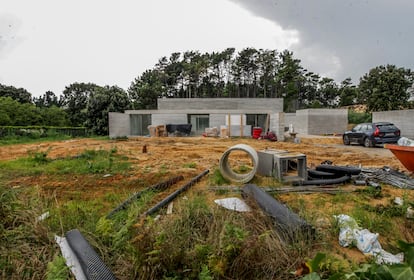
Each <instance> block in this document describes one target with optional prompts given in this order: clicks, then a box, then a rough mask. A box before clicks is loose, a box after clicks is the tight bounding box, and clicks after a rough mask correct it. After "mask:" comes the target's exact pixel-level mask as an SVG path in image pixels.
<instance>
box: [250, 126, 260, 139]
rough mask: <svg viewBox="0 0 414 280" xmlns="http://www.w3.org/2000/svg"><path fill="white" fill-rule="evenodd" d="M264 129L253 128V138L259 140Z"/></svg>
mask: <svg viewBox="0 0 414 280" xmlns="http://www.w3.org/2000/svg"><path fill="white" fill-rule="evenodd" d="M262 131H263V129H262V128H261V127H253V136H252V137H253V138H254V139H259V138H260V135H262Z"/></svg>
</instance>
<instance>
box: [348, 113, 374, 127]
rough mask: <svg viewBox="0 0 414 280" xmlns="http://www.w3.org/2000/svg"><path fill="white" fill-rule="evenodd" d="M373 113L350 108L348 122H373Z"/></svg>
mask: <svg viewBox="0 0 414 280" xmlns="http://www.w3.org/2000/svg"><path fill="white" fill-rule="evenodd" d="M371 121H372V114H371V113H368V112H361V113H359V112H355V111H353V110H348V123H351V124H358V123H364V122H371Z"/></svg>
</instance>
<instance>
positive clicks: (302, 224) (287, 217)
mask: <svg viewBox="0 0 414 280" xmlns="http://www.w3.org/2000/svg"><path fill="white" fill-rule="evenodd" d="M242 196H243V197H244V198H246V199H254V200H255V201H256V203H257V205H258V206H259V207H260V208H261V209H262V210H263V211H264V212H265V213H266V214H267V215H269V216H270V217H271V218H273V219H274V222H275V226H276V229H277V230H278V232H279V233H280V234H281V237H282V239H284V240H285V241H288V240H290V241H292V240H295V239H296V238H297V237H299V236H300V235H307V236H308V237H309V238H312V237H313V236H314V234H315V229H314V228H313V227H312V225H310V224H308V223H307V222H306V221H305V220H303V219H302V218H300V217H299V215H298V214H296V213H294V212H292V211H291V210H290V209H289V208H287V207H286V206H285V205H284V204H282V203H281V202H279V201H277V200H276V199H275V198H274V197H272V196H271V195H269V194H268V193H266V192H265V191H264V190H262V189H261V188H259V187H258V186H256V185H254V184H247V185H245V186H244V187H243V190H242Z"/></svg>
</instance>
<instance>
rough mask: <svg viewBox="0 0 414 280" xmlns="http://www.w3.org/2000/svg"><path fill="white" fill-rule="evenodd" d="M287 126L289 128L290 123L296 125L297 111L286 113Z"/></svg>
mask: <svg viewBox="0 0 414 280" xmlns="http://www.w3.org/2000/svg"><path fill="white" fill-rule="evenodd" d="M284 115H285V116H284V119H285V125H284V126H285V127H287V128H289V125H293V128H295V127H296V113H284Z"/></svg>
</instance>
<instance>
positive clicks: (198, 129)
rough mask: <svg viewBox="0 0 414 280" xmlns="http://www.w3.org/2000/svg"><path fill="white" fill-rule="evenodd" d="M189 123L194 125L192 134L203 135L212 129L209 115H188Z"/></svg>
mask: <svg viewBox="0 0 414 280" xmlns="http://www.w3.org/2000/svg"><path fill="white" fill-rule="evenodd" d="M188 122H189V123H191V125H192V128H191V130H192V132H194V134H196V135H201V134H203V133H204V132H205V129H206V128H207V127H210V118H209V115H188Z"/></svg>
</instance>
